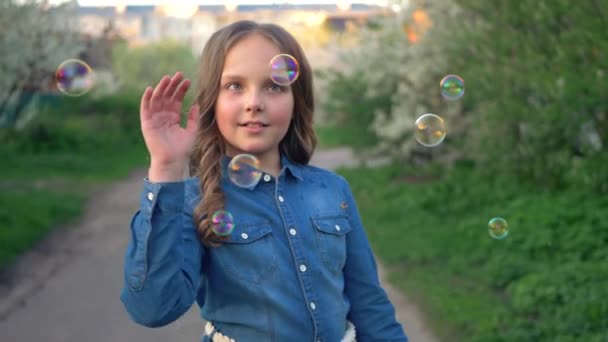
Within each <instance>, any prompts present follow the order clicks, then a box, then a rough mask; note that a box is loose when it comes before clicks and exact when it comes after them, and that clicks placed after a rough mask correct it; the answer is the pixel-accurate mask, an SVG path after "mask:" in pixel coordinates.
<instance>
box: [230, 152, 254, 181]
mask: <svg viewBox="0 0 608 342" xmlns="http://www.w3.org/2000/svg"><path fill="white" fill-rule="evenodd" d="M261 177H262V171H261V170H260V161H259V160H258V158H256V157H255V156H253V155H251V154H239V155H236V156H235V157H234V158H232V160H231V161H230V164H228V178H230V180H231V181H232V183H234V184H235V185H237V186H240V187H242V188H250V187H252V186H254V185H256V184H257V183H258V182H259V181H260V178H261Z"/></svg>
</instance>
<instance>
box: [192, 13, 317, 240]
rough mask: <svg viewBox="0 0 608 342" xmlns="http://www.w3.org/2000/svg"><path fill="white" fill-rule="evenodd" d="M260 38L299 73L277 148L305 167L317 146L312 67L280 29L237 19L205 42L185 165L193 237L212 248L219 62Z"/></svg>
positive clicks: (220, 198) (221, 143)
mask: <svg viewBox="0 0 608 342" xmlns="http://www.w3.org/2000/svg"><path fill="white" fill-rule="evenodd" d="M252 34H260V35H262V36H264V37H266V38H268V39H270V40H271V41H272V42H273V43H274V44H276V46H277V47H278V49H279V50H280V53H286V54H289V55H291V56H293V57H294V58H295V59H296V60H297V61H298V63H299V66H300V75H299V76H298V79H297V80H296V81H295V82H294V83H293V84H291V89H292V94H293V97H294V112H293V119H292V121H291V123H290V126H289V129H288V130H287V133H286V135H285V137H283V139H282V140H281V142H280V144H279V150H280V152H281V153H283V154H285V155H286V156H287V158H289V159H290V160H291V161H293V162H295V163H299V164H304V165H305V164H308V162H309V161H310V158H311V156H312V153H313V151H314V149H315V147H316V145H317V138H316V135H315V132H314V129H313V113H314V97H313V83H312V69H311V68H310V65H309V63H308V60H307V59H306V56H305V55H304V52H303V51H302V48H301V46H300V44H298V42H297V41H296V39H295V38H294V37H293V36H292V35H291V34H290V33H289V32H287V31H286V30H285V29H283V28H281V27H280V26H278V25H274V24H260V23H256V22H254V21H248V20H244V21H238V22H235V23H232V24H230V25H228V26H225V27H223V28H221V29H220V30H218V31H216V32H215V33H214V34H213V35H212V36H211V37H210V38H209V41H208V42H207V43H206V44H205V48H204V49H203V53H202V55H201V59H200V67H199V77H198V85H197V95H196V103H197V104H198V105H199V106H200V111H201V113H200V122H199V127H198V132H197V137H196V143H195V146H194V150H193V153H192V158H191V162H190V173H191V174H196V175H197V176H198V177H199V179H200V192H201V194H202V199H201V201H200V202H199V203H198V205H197V206H196V208H195V209H194V215H193V219H194V222H195V225H196V226H197V232H198V236H199V238H200V240H201V242H202V243H203V244H204V245H205V246H207V247H217V246H219V245H220V243H221V242H222V241H225V240H226V239H227V237H226V236H219V235H216V234H214V233H213V231H212V229H211V228H212V227H211V225H212V222H211V216H212V214H213V213H214V212H216V211H218V210H223V208H224V201H225V197H224V192H223V191H222V188H221V185H220V181H221V177H222V176H221V172H222V166H221V160H222V157H223V156H224V154H225V153H226V143H225V140H224V138H223V137H222V135H221V133H220V130H219V128H218V126H217V121H216V120H215V113H214V109H215V105H216V101H217V97H218V93H219V90H220V78H221V75H222V71H223V69H224V61H225V59H226V55H227V54H228V51H229V50H230V48H232V47H233V46H234V45H235V44H236V43H238V42H239V41H240V40H241V39H243V38H245V37H247V36H249V35H252Z"/></svg>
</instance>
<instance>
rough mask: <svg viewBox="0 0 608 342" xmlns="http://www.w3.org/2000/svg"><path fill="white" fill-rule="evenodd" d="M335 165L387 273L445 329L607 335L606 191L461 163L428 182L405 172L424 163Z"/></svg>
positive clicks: (465, 336)
mask: <svg viewBox="0 0 608 342" xmlns="http://www.w3.org/2000/svg"><path fill="white" fill-rule="evenodd" d="M341 173H342V174H343V175H345V177H346V178H347V179H348V180H349V182H350V184H351V187H352V188H353V191H354V193H355V196H356V197H357V202H358V205H359V209H360V211H361V216H362V217H363V220H364V225H365V227H366V230H367V232H368V235H369V238H370V241H371V243H372V246H373V248H374V251H375V252H376V253H377V255H378V256H379V257H380V258H381V259H382V260H383V261H384V262H385V263H386V264H387V266H388V267H389V269H390V270H391V276H390V281H392V282H393V283H394V284H395V285H397V286H398V287H400V288H401V289H402V290H403V292H404V293H408V295H409V296H411V297H413V298H414V299H415V300H416V301H418V302H419V304H420V306H421V307H422V309H423V311H424V312H425V313H426V315H427V317H428V320H429V321H430V322H431V325H432V328H433V331H434V332H435V333H436V334H437V335H439V336H440V337H441V339H442V340H444V339H445V340H449V341H467V342H468V341H505V342H506V341H527V340H535V341H579V340H585V341H603V340H605V339H606V338H607V337H608V322H607V321H606V320H605V317H608V301H606V300H605V298H606V296H608V266H607V265H608V248H607V247H608V221H606V219H605V214H602V213H603V212H605V208H607V207H608V199H607V198H602V197H600V196H597V195H596V196H592V195H590V194H589V193H587V192H584V191H581V190H577V189H569V190H565V191H561V192H558V193H549V192H543V191H539V190H538V189H534V188H533V187H531V186H525V185H522V184H519V183H517V182H516V181H515V180H513V179H510V178H509V177H507V176H504V177H503V176H497V177H494V178H492V179H480V178H479V177H478V176H477V175H475V173H474V172H472V170H470V169H468V168H466V167H464V166H459V167H457V168H456V169H454V170H452V171H451V172H449V173H446V174H443V175H439V176H441V179H439V180H437V181H431V182H408V181H405V179H406V178H405V177H404V175H410V176H411V175H415V176H424V175H425V174H426V171H424V170H412V169H410V170H406V169H405V168H404V167H402V166H400V165H393V166H389V167H383V168H378V169H349V170H341ZM434 176H437V175H436V174H435V175H434ZM419 178H420V177H419ZM410 179H414V178H410ZM602 208H604V209H602ZM494 216H501V217H504V218H506V219H507V221H508V223H509V227H510V232H509V236H508V237H507V238H506V239H504V240H495V239H492V238H491V237H490V235H489V234H488V229H487V224H488V221H489V220H490V218H492V217H494Z"/></svg>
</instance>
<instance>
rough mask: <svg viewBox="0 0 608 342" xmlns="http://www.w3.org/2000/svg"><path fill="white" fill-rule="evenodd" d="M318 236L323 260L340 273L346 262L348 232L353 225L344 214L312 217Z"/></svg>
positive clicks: (326, 265) (329, 267) (331, 269)
mask: <svg viewBox="0 0 608 342" xmlns="http://www.w3.org/2000/svg"><path fill="white" fill-rule="evenodd" d="M311 220H312V223H313V226H314V227H315V234H316V236H317V247H318V249H319V254H320V257H321V261H322V262H323V264H324V265H325V267H327V269H328V270H330V271H331V272H333V273H340V272H342V269H343V268H344V264H345V263H346V234H348V232H350V230H351V227H350V224H349V222H348V218H347V217H346V216H343V215H337V216H326V217H313V218H311Z"/></svg>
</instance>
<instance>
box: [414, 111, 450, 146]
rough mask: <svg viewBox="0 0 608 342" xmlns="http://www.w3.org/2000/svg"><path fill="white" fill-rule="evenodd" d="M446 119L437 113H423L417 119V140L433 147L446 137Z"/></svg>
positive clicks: (415, 133) (415, 134)
mask: <svg viewBox="0 0 608 342" xmlns="http://www.w3.org/2000/svg"><path fill="white" fill-rule="evenodd" d="M445 135H446V130H445V121H443V119H442V118H441V117H440V116H439V115H437V114H431V113H428V114H423V115H421V116H420V117H419V118H418V119H416V130H415V132H414V136H415V137H416V140H417V141H418V142H419V143H420V144H421V145H424V146H427V147H433V146H437V145H439V144H441V142H442V141H443V139H445Z"/></svg>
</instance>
